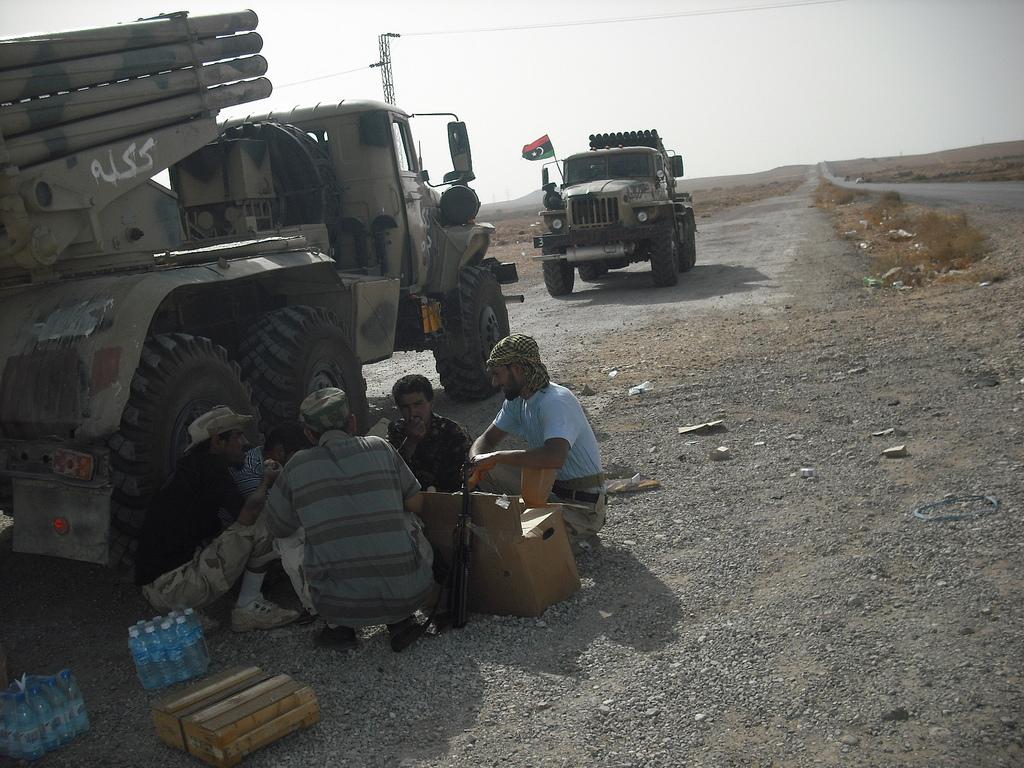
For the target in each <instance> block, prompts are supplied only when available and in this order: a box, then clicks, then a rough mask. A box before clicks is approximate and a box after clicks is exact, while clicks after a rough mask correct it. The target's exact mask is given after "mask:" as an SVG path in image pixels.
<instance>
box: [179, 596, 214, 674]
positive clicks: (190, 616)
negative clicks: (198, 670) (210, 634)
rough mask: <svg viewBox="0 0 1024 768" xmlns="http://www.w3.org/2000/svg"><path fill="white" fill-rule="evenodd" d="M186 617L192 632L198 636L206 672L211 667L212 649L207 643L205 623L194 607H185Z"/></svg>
mask: <svg viewBox="0 0 1024 768" xmlns="http://www.w3.org/2000/svg"><path fill="white" fill-rule="evenodd" d="M185 618H186V619H187V620H188V625H189V628H190V629H191V630H192V634H194V635H195V636H196V639H197V642H198V644H199V649H200V650H201V651H202V654H203V672H206V670H207V669H209V667H210V649H209V647H208V646H207V645H206V633H205V632H204V631H203V623H202V622H201V621H200V620H199V615H198V614H197V613H196V612H195V611H194V610H193V609H192V608H186V609H185Z"/></svg>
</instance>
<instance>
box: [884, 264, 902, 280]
mask: <svg viewBox="0 0 1024 768" xmlns="http://www.w3.org/2000/svg"><path fill="white" fill-rule="evenodd" d="M902 271H903V267H893V268H892V269H890V270H889V271H888V272H886V273H885V274H884V275H882V279H883V280H888V279H889V278H890V277H892V276H894V275H898V274H899V273H900V272H902Z"/></svg>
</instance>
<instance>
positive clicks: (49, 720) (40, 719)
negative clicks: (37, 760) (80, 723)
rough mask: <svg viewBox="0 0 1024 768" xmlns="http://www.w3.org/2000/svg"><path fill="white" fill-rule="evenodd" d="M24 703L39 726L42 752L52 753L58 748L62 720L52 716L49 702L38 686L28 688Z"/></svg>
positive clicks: (56, 715) (54, 715) (59, 717)
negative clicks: (26, 703) (32, 713)
mask: <svg viewBox="0 0 1024 768" xmlns="http://www.w3.org/2000/svg"><path fill="white" fill-rule="evenodd" d="M26 701H27V702H28V705H29V707H30V708H31V709H32V711H33V712H34V713H35V716H36V722H37V723H38V724H39V735H40V737H41V738H42V742H43V750H44V751H46V752H52V751H53V750H55V749H56V748H57V747H59V746H60V729H61V726H62V725H63V724H64V718H63V717H62V716H61V715H59V714H54V712H53V709H52V708H51V707H50V702H49V700H48V699H47V698H46V695H45V694H44V693H43V689H42V688H41V687H40V686H39V685H33V686H30V687H29V689H28V696H27V698H26Z"/></svg>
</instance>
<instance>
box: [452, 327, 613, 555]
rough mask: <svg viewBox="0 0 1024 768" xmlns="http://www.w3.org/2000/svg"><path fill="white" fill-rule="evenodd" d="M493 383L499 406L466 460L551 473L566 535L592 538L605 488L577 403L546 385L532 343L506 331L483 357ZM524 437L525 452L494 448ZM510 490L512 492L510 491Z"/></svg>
mask: <svg viewBox="0 0 1024 768" xmlns="http://www.w3.org/2000/svg"><path fill="white" fill-rule="evenodd" d="M487 368H488V370H490V372H491V377H492V380H493V381H494V383H495V384H496V385H498V386H500V387H501V389H502V391H503V392H504V393H505V402H504V404H502V406H501V410H500V411H498V415H497V416H496V417H495V419H494V423H492V424H491V425H490V426H489V427H488V428H487V429H486V431H485V432H484V433H483V434H482V435H480V437H478V438H477V439H476V440H475V441H474V442H473V445H472V447H471V448H470V450H469V455H470V461H471V462H472V463H473V465H474V466H475V467H477V468H478V469H480V470H482V471H483V472H485V473H486V472H491V471H492V470H496V472H495V475H494V476H492V477H494V479H495V480H497V479H498V478H497V475H505V476H507V474H508V473H502V472H501V469H503V468H509V469H513V468H514V469H515V470H520V469H523V468H529V469H555V470H557V474H556V475H555V484H554V487H553V488H552V489H551V501H557V502H559V503H562V504H564V505H566V506H565V507H564V517H565V522H566V525H567V526H568V528H569V532H570V533H571V534H572V535H573V536H574V537H577V538H581V537H586V536H592V535H593V534H596V533H597V532H598V531H599V530H601V527H602V526H603V525H604V519H605V513H604V508H605V489H604V472H603V470H602V469H601V454H600V452H599V451H598V448H597V438H596V437H594V430H593V429H592V428H591V426H590V422H589V421H587V417H586V414H584V413H583V406H581V405H580V401H579V400H577V399H576V396H575V395H574V394H573V393H572V392H570V391H569V390H568V389H566V388H565V387H562V386H559V385H558V384H554V383H553V382H552V381H551V379H550V378H549V377H548V372H547V369H546V368H545V367H544V364H543V363H542V362H541V360H540V349H539V348H538V346H537V342H536V341H534V340H533V339H532V338H530V337H529V336H524V335H522V334H518V333H515V334H512V335H511V336H508V337H507V338H504V339H502V340H501V341H499V342H498V343H497V344H496V345H495V346H494V349H493V350H491V355H490V357H489V358H488V359H487ZM510 432H511V433H513V434H516V435H519V436H520V437H522V438H523V439H525V440H526V443H527V445H528V446H529V448H527V449H526V450H513V451H499V450H497V447H498V445H499V444H500V443H501V441H502V440H504V438H505V436H506V435H507V434H509V433H510ZM516 491H518V488H517V489H516Z"/></svg>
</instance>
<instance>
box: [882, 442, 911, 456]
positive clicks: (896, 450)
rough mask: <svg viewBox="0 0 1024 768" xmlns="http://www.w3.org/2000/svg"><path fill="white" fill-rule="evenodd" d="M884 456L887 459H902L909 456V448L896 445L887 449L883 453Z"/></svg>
mask: <svg viewBox="0 0 1024 768" xmlns="http://www.w3.org/2000/svg"><path fill="white" fill-rule="evenodd" d="M882 455H883V456H885V458H887V459H902V458H903V457H904V456H907V455H909V454H908V453H907V446H905V445H894V446H892V447H891V448H886V449H885V450H884V451H882Z"/></svg>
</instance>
